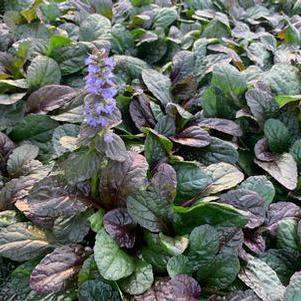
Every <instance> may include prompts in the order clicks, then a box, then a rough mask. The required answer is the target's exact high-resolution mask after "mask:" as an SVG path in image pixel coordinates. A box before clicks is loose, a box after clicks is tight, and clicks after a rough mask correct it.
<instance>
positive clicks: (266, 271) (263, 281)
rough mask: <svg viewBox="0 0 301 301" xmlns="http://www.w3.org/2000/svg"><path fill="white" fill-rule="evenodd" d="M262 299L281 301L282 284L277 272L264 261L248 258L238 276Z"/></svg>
mask: <svg viewBox="0 0 301 301" xmlns="http://www.w3.org/2000/svg"><path fill="white" fill-rule="evenodd" d="M238 277H239V278H240V279H241V280H242V281H243V282H244V283H245V284H246V285H247V286H248V287H250V288H251V289H252V290H253V291H254V292H255V293H256V295H257V296H259V297H260V298H261V299H263V300H269V301H282V300H283V294H284V289H285V288H284V286H283V285H282V283H281V282H280V280H279V278H278V276H277V274H276V273H275V271H274V270H272V269H271V268H270V267H269V266H268V265H267V264H266V263H265V262H263V261H261V260H260V259H257V258H251V259H249V260H248V263H247V266H246V267H245V268H243V269H242V270H241V272H240V273H239V276H238Z"/></svg>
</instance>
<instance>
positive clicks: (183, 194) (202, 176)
mask: <svg viewBox="0 0 301 301" xmlns="http://www.w3.org/2000/svg"><path fill="white" fill-rule="evenodd" d="M173 167H174V169H175V171H176V173H177V200H183V199H189V198H191V197H193V196H194V195H196V194H197V193H200V192H202V191H203V190H204V189H205V188H206V187H207V186H209V185H210V184H211V182H212V181H211V178H210V176H209V175H207V174H206V173H205V172H204V171H203V170H202V169H201V168H200V167H199V166H198V165H197V164H195V163H193V162H177V163H175V164H173Z"/></svg>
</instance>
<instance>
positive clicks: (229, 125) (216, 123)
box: [197, 118, 243, 137]
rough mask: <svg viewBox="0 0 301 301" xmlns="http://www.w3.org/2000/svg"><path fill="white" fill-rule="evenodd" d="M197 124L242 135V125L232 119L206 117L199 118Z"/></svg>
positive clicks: (237, 135)
mask: <svg viewBox="0 0 301 301" xmlns="http://www.w3.org/2000/svg"><path fill="white" fill-rule="evenodd" d="M197 124H198V125H199V126H200V127H202V128H208V129H213V130H216V131H219V132H222V133H225V134H229V135H232V136H235V137H240V136H242V134H243V133H242V130H241V128H240V126H239V125H238V124H237V123H235V122H234V121H232V120H227V119H222V118H205V119H201V120H198V122H197Z"/></svg>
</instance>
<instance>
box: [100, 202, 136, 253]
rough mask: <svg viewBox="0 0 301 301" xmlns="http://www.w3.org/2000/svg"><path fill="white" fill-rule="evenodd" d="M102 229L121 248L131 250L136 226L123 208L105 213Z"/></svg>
mask: <svg viewBox="0 0 301 301" xmlns="http://www.w3.org/2000/svg"><path fill="white" fill-rule="evenodd" d="M103 223H104V227H105V229H106V231H107V232H108V233H109V234H110V235H111V237H112V238H113V239H114V240H115V241H116V242H117V244H118V245H119V246H120V247H122V248H128V249H130V248H132V247H133V246H134V244H135V240H136V226H137V223H136V222H134V220H133V219H132V217H131V216H130V215H129V214H128V212H127V210H126V209H125V208H118V209H114V210H111V211H109V212H107V213H106V214H105V216H104V219H103Z"/></svg>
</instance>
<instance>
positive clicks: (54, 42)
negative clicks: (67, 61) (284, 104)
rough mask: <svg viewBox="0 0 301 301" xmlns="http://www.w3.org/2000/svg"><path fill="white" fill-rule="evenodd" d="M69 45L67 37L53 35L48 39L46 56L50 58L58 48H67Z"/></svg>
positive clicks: (69, 41)
mask: <svg viewBox="0 0 301 301" xmlns="http://www.w3.org/2000/svg"><path fill="white" fill-rule="evenodd" d="M70 44H71V40H70V39H69V38H68V37H65V36H59V35H53V36H51V37H50V39H49V41H48V50H47V55H48V56H51V55H52V52H53V50H54V49H56V48H60V47H63V46H68V45H70Z"/></svg>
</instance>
